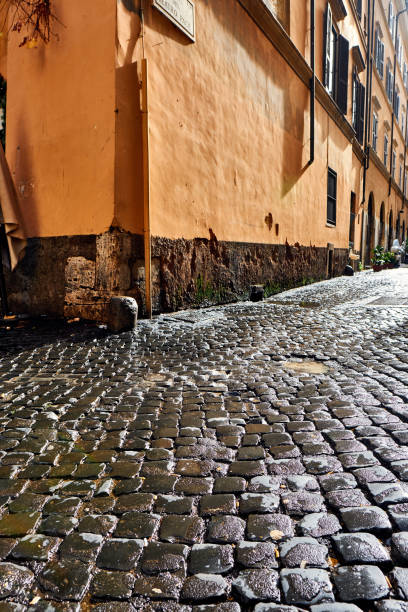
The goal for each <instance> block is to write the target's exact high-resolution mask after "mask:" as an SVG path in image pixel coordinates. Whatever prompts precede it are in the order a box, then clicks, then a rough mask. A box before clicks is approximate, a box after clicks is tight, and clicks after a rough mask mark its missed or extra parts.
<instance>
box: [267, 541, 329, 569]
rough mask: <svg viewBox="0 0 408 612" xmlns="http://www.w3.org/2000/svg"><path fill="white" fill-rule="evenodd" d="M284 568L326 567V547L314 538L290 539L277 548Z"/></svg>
mask: <svg viewBox="0 0 408 612" xmlns="http://www.w3.org/2000/svg"><path fill="white" fill-rule="evenodd" d="M279 549H280V558H281V560H282V564H283V566H284V567H300V566H302V567H306V566H308V567H321V568H326V567H327V555H328V553H329V551H328V548H327V546H324V545H322V544H319V542H318V541H317V540H315V539H314V538H308V537H305V538H292V539H291V540H289V541H287V542H284V543H283V544H281V545H280V546H279Z"/></svg>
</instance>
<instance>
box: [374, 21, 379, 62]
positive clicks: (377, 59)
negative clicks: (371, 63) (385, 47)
mask: <svg viewBox="0 0 408 612" xmlns="http://www.w3.org/2000/svg"><path fill="white" fill-rule="evenodd" d="M378 42H379V36H378V30H376V31H375V36H374V60H375V64H376V66H377V68H378V61H379V59H380V47H379V44H378Z"/></svg>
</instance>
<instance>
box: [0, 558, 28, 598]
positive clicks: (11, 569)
mask: <svg viewBox="0 0 408 612" xmlns="http://www.w3.org/2000/svg"><path fill="white" fill-rule="evenodd" d="M33 580H34V574H33V572H31V571H30V570H29V569H28V568H26V567H23V566H19V565H15V564H14V563H0V598H1V599H5V598H6V597H17V596H18V595H20V594H21V593H22V592H24V591H26V590H27V589H28V588H29V587H30V586H31V584H32V582H33Z"/></svg>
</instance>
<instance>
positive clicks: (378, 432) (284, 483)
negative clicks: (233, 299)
mask: <svg viewBox="0 0 408 612" xmlns="http://www.w3.org/2000/svg"><path fill="white" fill-rule="evenodd" d="M390 293H391V294H392V295H393V296H394V297H398V298H399V300H400V304H401V305H400V306H390V305H387V304H386V303H385V301H384V304H381V300H382V298H385V297H387V296H389V294H390ZM374 301H376V304H375V305H373V304H372V302H374ZM407 305H408V270H407V269H399V270H394V271H387V272H381V273H379V274H373V273H363V274H359V275H356V276H355V277H353V278H341V279H333V280H331V281H328V282H325V283H319V284H316V285H313V286H308V287H304V288H300V289H296V290H293V291H290V292H287V293H284V294H280V295H278V296H275V297H273V298H271V299H269V300H266V301H264V302H259V303H256V304H253V303H240V304H233V305H229V306H224V307H219V308H211V309H208V310H203V311H189V312H183V313H176V314H173V315H163V316H160V317H157V318H155V319H154V320H153V321H151V322H148V321H140V322H139V324H138V328H137V330H136V331H135V332H134V333H130V332H129V333H124V334H118V335H108V334H107V332H106V330H105V329H104V328H102V327H98V326H91V325H89V326H86V325H83V324H72V325H65V326H60V327H58V326H52V325H50V324H47V323H45V322H43V323H42V322H41V321H39V322H38V325H36V326H34V327H33V326H26V327H21V326H20V327H18V326H17V327H12V328H11V329H5V328H4V327H3V328H0V385H1V387H0V610H3V609H4V610H5V611H6V610H18V611H20V610H22V611H27V612H35V611H37V610H38V611H41V610H47V611H48V612H50V611H54V610H55V611H57V612H59V611H66V612H71V611H74V612H78V611H85V610H86V611H88V610H94V611H95V612H115V611H120V612H128V611H129V612H135V611H139V610H140V611H142V612H159V611H160V612H211V611H213V610H216V611H217V612H240V611H242V612H253V611H255V612H272V611H274V610H275V611H277V610H280V611H290V612H294V611H296V610H309V611H311V612H318V611H327V612H336V611H337V610H338V611H349V612H352V611H353V610H363V611H364V610H365V611H367V610H378V611H385V612H387V611H396V610H408V446H407V442H408V349H407V346H408V345H407V339H408V338H407V329H408V325H407V322H408V310H407Z"/></svg>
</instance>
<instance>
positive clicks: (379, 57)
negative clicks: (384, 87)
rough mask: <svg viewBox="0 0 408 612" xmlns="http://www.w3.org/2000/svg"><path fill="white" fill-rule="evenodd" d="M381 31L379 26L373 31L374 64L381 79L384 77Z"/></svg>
mask: <svg viewBox="0 0 408 612" xmlns="http://www.w3.org/2000/svg"><path fill="white" fill-rule="evenodd" d="M381 39H382V36H381V31H380V29H379V28H377V29H376V31H375V41H374V60H375V65H376V68H377V70H378V74H379V75H380V77H381V78H382V79H383V78H384V43H383V41H382V40H381Z"/></svg>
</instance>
